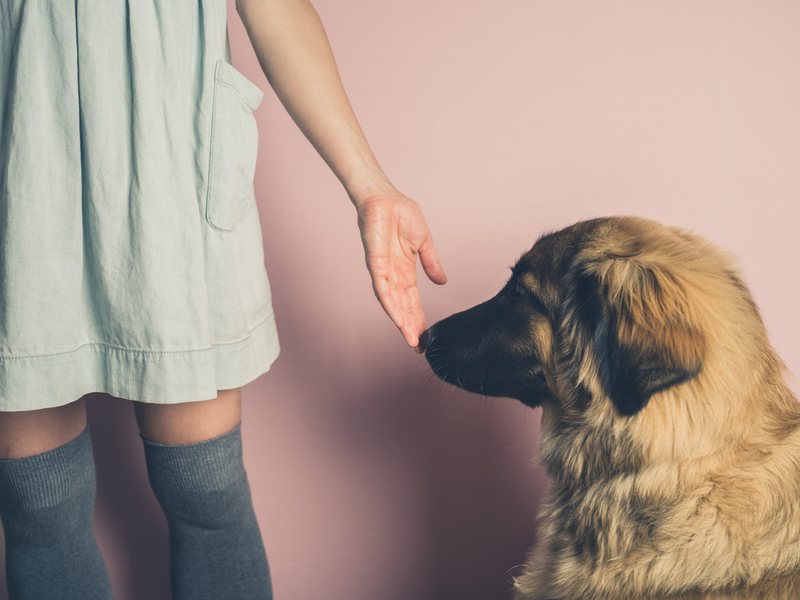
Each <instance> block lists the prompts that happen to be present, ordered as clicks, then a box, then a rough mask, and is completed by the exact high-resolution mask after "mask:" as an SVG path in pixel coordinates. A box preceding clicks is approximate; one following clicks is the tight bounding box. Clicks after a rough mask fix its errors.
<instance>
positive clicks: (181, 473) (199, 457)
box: [142, 423, 247, 492]
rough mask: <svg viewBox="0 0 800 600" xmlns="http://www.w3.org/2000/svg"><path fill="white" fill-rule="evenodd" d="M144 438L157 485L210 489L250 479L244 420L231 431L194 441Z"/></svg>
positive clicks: (183, 489)
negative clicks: (245, 457)
mask: <svg viewBox="0 0 800 600" xmlns="http://www.w3.org/2000/svg"><path fill="white" fill-rule="evenodd" d="M142 442H143V443H144V455H145V460H146V462H147V472H148V476H149V478H150V484H151V485H152V486H153V489H161V488H164V487H169V488H170V489H174V490H176V491H181V492H209V491H215V490H222V489H225V488H228V487H230V486H232V485H236V484H239V483H241V482H242V481H246V480H247V475H246V473H245V470H244V462H243V456H242V433H241V423H239V425H237V426H236V427H235V428H234V429H232V430H231V431H229V432H228V433H225V434H223V435H221V436H219V437H215V438H212V439H210V440H206V441H203V442H197V443H194V444H179V445H169V444H160V443H157V442H151V441H150V440H148V439H146V438H144V437H142Z"/></svg>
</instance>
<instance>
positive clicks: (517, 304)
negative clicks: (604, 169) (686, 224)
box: [422, 218, 800, 600]
mask: <svg viewBox="0 0 800 600" xmlns="http://www.w3.org/2000/svg"><path fill="white" fill-rule="evenodd" d="M422 344H423V347H425V348H426V351H427V358H428V361H429V363H430V364H431V367H432V369H433V370H434V372H435V373H436V374H437V375H438V376H439V377H440V378H442V379H443V380H445V381H447V382H449V383H452V384H454V385H458V386H459V387H462V388H464V389H466V390H469V391H472V392H476V393H480V394H485V395H489V396H509V397H513V398H517V399H519V400H521V401H522V402H524V403H525V404H527V405H529V406H542V409H543V411H542V437H541V452H540V461H541V463H542V464H543V465H544V466H545V467H546V469H547V472H548V473H549V475H550V477H551V478H552V480H553V485H552V487H551V490H550V493H549V498H548V500H547V503H546V505H545V508H544V510H543V514H542V521H541V527H540V531H539V542H538V544H537V546H536V548H535V549H534V551H533V552H532V554H531V557H530V560H529V561H528V564H527V565H526V567H525V570H524V574H523V575H522V576H521V577H520V578H519V579H518V580H517V581H516V598H517V599H519V600H523V599H524V600H584V599H587V600H588V599H592V600H601V599H608V600H611V599H614V600H634V599H636V600H639V599H648V600H656V599H663V600H667V599H669V600H689V599H697V600H699V599H704V600H711V599H715V600H722V599H725V600H734V599H735V600H739V599H741V600H744V599H747V600H752V599H764V600H789V599H799V598H800V405H798V403H797V401H796V399H795V398H794V397H793V395H792V393H791V391H790V390H789V388H788V387H787V385H786V383H785V369H784V366H783V363H782V362H781V360H780V358H779V357H778V356H777V355H776V353H775V351H774V350H773V348H772V347H771V346H770V344H769V341H768V340H767V334H766V332H765V329H764V325H763V323H762V321H761V318H760V316H759V313H758V309H757V308H756V305H755V304H754V302H753V299H752V298H751V296H750V294H749V292H748V291H747V289H746V287H745V285H744V284H743V283H742V281H741V279H740V278H739V276H738V275H737V273H736V270H735V268H734V267H733V265H732V261H731V259H730V258H729V257H728V256H726V255H725V254H724V253H722V252H721V251H720V250H719V249H717V248H716V247H714V246H712V245H711V244H709V243H708V242H706V241H704V240H702V239H701V238H698V237H695V236H694V235H690V234H688V233H685V232H683V231H681V230H678V229H672V228H667V227H664V226H661V225H659V224H656V223H653V222H650V221H644V220H640V219H634V218H610V219H599V220H594V221H587V222H582V223H578V224H576V225H573V226H572V227H568V228H566V229H564V230H562V231H559V232H557V233H553V234H551V235H547V236H544V237H543V238H541V239H540V240H539V241H538V242H537V243H536V245H535V246H534V247H533V249H531V250H530V251H529V252H528V253H527V254H525V255H524V256H523V257H522V258H521V259H520V260H519V262H518V263H517V264H516V266H515V267H514V269H513V274H512V277H511V279H510V281H509V282H508V284H507V285H506V286H505V287H504V289H503V290H502V291H501V292H500V293H499V294H498V295H497V296H496V297H494V298H492V299H491V300H489V301H488V302H485V303H484V304H481V305H479V306H476V307H474V308H472V309H470V310H467V311H465V312H463V313H459V314H456V315H453V316H452V317H449V318H447V319H445V320H443V321H441V322H439V323H437V324H436V325H434V326H433V327H431V329H430V330H429V331H428V332H426V333H425V334H424V335H423V339H422Z"/></svg>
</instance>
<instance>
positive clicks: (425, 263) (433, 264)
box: [419, 235, 447, 285]
mask: <svg viewBox="0 0 800 600" xmlns="http://www.w3.org/2000/svg"><path fill="white" fill-rule="evenodd" d="M419 262H420V263H421V264H422V269H423V270H424V271H425V274H426V275H427V276H428V279H430V280H431V281H433V282H434V283H436V284H439V285H444V284H445V283H447V275H446V274H445V272H444V267H442V263H441V261H440V260H439V255H438V254H437V252H436V247H435V246H434V245H433V236H432V235H428V237H427V238H426V239H425V241H424V242H423V243H422V245H421V246H420V247H419Z"/></svg>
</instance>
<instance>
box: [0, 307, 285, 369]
mask: <svg viewBox="0 0 800 600" xmlns="http://www.w3.org/2000/svg"><path fill="white" fill-rule="evenodd" d="M272 318H274V314H273V313H270V315H269V316H268V317H267V318H266V319H264V320H263V321H261V322H260V323H258V324H257V325H256V326H255V327H253V328H252V329H251V330H250V331H248V332H247V335H246V336H245V337H243V338H241V339H239V340H236V341H234V342H220V343H217V344H211V345H210V346H207V347H204V348H192V349H190V350H139V349H135V348H125V347H124V346H115V345H113V344H108V343H105V342H91V343H89V344H83V345H82V346H78V347H77V348H75V349H74V350H67V351H65V352H53V353H50V354H31V355H27V356H13V355H3V354H0V361H4V360H28V359H33V358H50V357H54V356H67V355H69V354H74V353H76V352H80V351H81V350H83V349H84V348H92V347H103V348H106V349H108V350H117V351H119V352H125V353H127V354H149V355H153V354H192V353H194V352H208V351H209V350H213V349H214V348H215V347H218V346H235V345H236V344H241V343H242V342H246V341H247V340H249V339H250V338H251V337H252V336H253V332H254V331H255V330H256V329H258V328H259V327H261V326H262V325H264V324H265V323H266V322H267V321H269V320H270V319H272Z"/></svg>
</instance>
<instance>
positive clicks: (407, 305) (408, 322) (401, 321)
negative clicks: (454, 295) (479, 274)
mask: <svg viewBox="0 0 800 600" xmlns="http://www.w3.org/2000/svg"><path fill="white" fill-rule="evenodd" d="M357 210H358V226H359V228H360V229H361V241H362V242H363V244H364V253H365V255H366V260H367V269H369V272H370V275H371V276H372V289H373V290H374V291H375V295H376V296H377V298H378V301H379V302H380V303H381V306H383V310H385V311H386V314H387V315H389V318H391V319H392V321H394V324H395V325H397V327H398V328H399V329H400V331H401V333H402V334H403V337H404V338H405V340H406V342H407V343H408V345H409V346H411V347H412V348H414V349H415V350H416V351H417V352H418V353H421V352H422V349H421V348H420V347H419V336H420V335H421V334H422V332H423V331H425V329H427V326H426V324H425V315H424V314H423V312H422V305H421V304H420V299H419V290H418V289H417V268H416V260H417V255H419V259H420V262H421V263H422V268H423V269H424V270H425V273H426V274H427V275H428V278H430V280H431V281H433V282H434V283H437V284H439V285H442V284H444V283H446V282H447V276H446V275H445V274H444V269H443V268H442V265H441V263H440V262H439V257H438V256H437V254H436V249H435V248H434V246H433V238H432V236H431V232H430V230H429V229H428V224H427V223H426V222H425V217H424V216H423V215H422V211H421V210H420V208H419V205H418V204H417V203H416V202H414V201H413V200H411V199H410V198H407V197H405V196H403V195H402V194H400V193H399V192H396V193H392V194H389V195H375V196H372V197H370V198H367V199H366V200H364V201H362V202H359V203H358V204H357Z"/></svg>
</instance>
